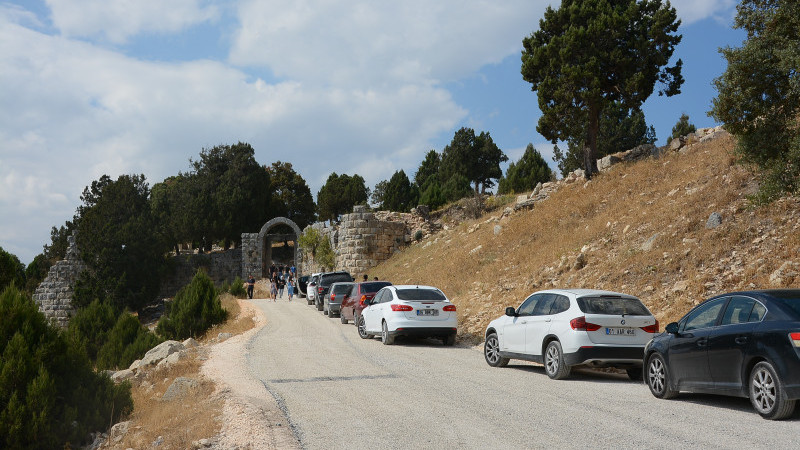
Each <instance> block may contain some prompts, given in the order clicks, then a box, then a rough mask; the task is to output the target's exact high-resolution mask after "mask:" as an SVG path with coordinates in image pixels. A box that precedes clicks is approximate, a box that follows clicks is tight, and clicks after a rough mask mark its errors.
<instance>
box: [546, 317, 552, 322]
mask: <svg viewBox="0 0 800 450" xmlns="http://www.w3.org/2000/svg"><path fill="white" fill-rule="evenodd" d="M551 320H553V319H550V318H549V317H548V318H547V319H544V321H545V322H550V321H551Z"/></svg>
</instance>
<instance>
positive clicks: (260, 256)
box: [242, 217, 302, 279]
mask: <svg viewBox="0 0 800 450" xmlns="http://www.w3.org/2000/svg"><path fill="white" fill-rule="evenodd" d="M278 225H288V226H289V227H290V228H291V229H292V231H293V232H294V233H293V236H292V237H293V239H292V240H293V241H294V243H295V245H294V265H295V267H297V272H298V273H302V272H301V268H300V264H301V261H302V254H301V250H300V247H299V246H298V245H297V241H298V239H299V238H300V235H301V234H302V231H301V230H300V227H298V226H297V224H296V223H294V221H293V220H291V219H289V218H287V217H276V218H274V219H272V220H270V221H268V222H267V223H265V224H264V226H262V227H261V231H259V232H258V233H242V279H245V278H246V277H247V276H248V275H250V274H251V273H252V274H254V275H256V276H257V277H259V278H263V277H265V276H266V273H265V268H268V266H269V261H268V259H269V257H270V252H271V247H270V248H268V247H266V245H270V246H271V242H272V237H273V236H279V237H282V238H286V237H287V236H284V235H270V234H269V231H270V230H271V229H272V228H274V227H276V226H278Z"/></svg>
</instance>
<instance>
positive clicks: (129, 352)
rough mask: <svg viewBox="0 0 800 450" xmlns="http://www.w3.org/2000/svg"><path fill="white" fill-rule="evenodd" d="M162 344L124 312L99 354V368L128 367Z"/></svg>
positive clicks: (137, 321) (134, 318) (130, 315)
mask: <svg viewBox="0 0 800 450" xmlns="http://www.w3.org/2000/svg"><path fill="white" fill-rule="evenodd" d="M160 343H161V339H159V338H158V337H157V336H156V335H155V334H153V333H151V332H150V331H149V330H148V329H147V328H145V327H144V326H142V324H141V323H139V319H137V318H136V317H134V316H133V315H132V314H129V313H127V312H124V313H122V314H120V316H119V318H118V319H117V322H116V323H115V324H114V328H112V329H111V331H110V332H109V333H108V339H107V340H106V342H105V344H103V346H102V347H101V348H100V351H99V352H98V354H97V368H98V369H118V368H120V367H128V366H130V365H131V363H132V362H134V361H136V360H137V359H139V358H141V357H142V356H144V354H145V353H147V351H148V350H150V349H151V348H153V347H155V346H156V345H158V344H160Z"/></svg>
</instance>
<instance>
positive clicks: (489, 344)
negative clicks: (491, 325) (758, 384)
mask: <svg viewBox="0 0 800 450" xmlns="http://www.w3.org/2000/svg"><path fill="white" fill-rule="evenodd" d="M483 357H484V358H485V359H486V364H489V365H490V366H492V367H505V366H507V365H508V361H509V359H508V358H504V357H502V356H500V340H499V339H497V333H490V334H489V336H486V342H484V343H483Z"/></svg>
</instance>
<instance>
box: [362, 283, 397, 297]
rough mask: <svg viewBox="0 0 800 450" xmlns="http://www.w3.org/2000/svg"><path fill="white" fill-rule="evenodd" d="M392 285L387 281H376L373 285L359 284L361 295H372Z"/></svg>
mask: <svg viewBox="0 0 800 450" xmlns="http://www.w3.org/2000/svg"><path fill="white" fill-rule="evenodd" d="M391 285H392V283H389V282H388V281H377V282H373V283H361V293H362V294H373V293H375V292H378V291H379V290H380V289H381V288H382V287H384V286H391Z"/></svg>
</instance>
